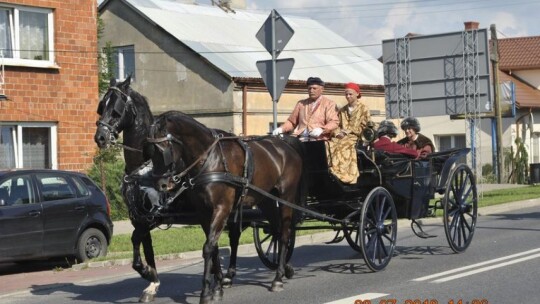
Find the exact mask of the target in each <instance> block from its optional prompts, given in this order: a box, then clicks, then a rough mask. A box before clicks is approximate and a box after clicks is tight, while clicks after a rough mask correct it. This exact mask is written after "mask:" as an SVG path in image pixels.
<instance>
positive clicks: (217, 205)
mask: <svg viewBox="0 0 540 304" xmlns="http://www.w3.org/2000/svg"><path fill="white" fill-rule="evenodd" d="M148 142H149V144H148V146H147V148H146V149H145V151H146V152H148V153H150V154H149V155H151V159H152V163H153V169H152V170H153V175H155V178H156V179H157V180H156V189H157V190H159V191H162V192H170V191H172V192H173V193H174V192H177V191H179V190H178V189H182V190H184V192H185V194H186V195H187V197H188V200H189V201H190V202H192V203H193V204H194V206H195V207H196V208H197V214H198V216H199V220H200V223H201V226H202V228H203V230H204V232H205V234H206V242H205V244H204V247H203V258H204V279H203V287H202V293H201V298H200V302H201V303H208V302H210V301H212V300H214V299H220V298H221V297H222V295H223V289H222V278H223V275H222V271H221V265H220V263H219V251H218V239H219V237H220V235H221V233H222V231H223V229H224V227H225V225H226V222H227V219H228V218H229V216H230V214H231V213H232V212H235V211H236V210H238V209H239V208H240V209H241V208H242V207H243V206H245V205H248V206H251V205H254V204H255V203H257V206H258V208H259V209H261V210H262V214H263V215H264V216H265V217H267V219H268V221H269V222H270V224H271V225H272V226H273V227H279V228H280V229H279V235H280V239H279V248H278V254H279V259H278V267H277V270H276V276H275V278H274V280H273V282H272V287H271V290H272V291H279V290H282V288H283V282H282V278H283V275H285V276H286V277H291V276H292V275H293V273H294V271H293V269H292V267H291V266H290V265H288V264H286V254H287V244H288V243H289V236H290V234H291V229H294V227H292V226H294V224H295V223H294V221H295V217H294V216H293V215H294V213H293V211H294V210H293V208H291V204H292V203H295V204H300V205H301V204H302V198H305V183H304V182H303V157H302V156H303V153H302V146H301V143H300V142H299V141H298V139H297V138H293V137H286V140H285V139H284V138H281V137H274V136H266V137H253V138H250V139H245V138H239V137H223V136H220V135H219V134H217V133H216V132H215V131H213V130H211V129H209V128H207V127H205V126H204V125H202V124H201V123H199V122H197V121H196V120H194V119H193V118H191V117H189V116H187V115H185V114H183V113H181V112H178V111H169V112H165V113H163V114H161V115H160V116H158V117H157V118H156V120H155V122H154V126H153V127H152V129H151V131H150V137H149V139H148ZM276 200H278V201H280V202H281V204H280V206H276ZM292 207H294V206H292ZM212 274H213V275H214V277H213V278H212V277H211V275H212Z"/></svg>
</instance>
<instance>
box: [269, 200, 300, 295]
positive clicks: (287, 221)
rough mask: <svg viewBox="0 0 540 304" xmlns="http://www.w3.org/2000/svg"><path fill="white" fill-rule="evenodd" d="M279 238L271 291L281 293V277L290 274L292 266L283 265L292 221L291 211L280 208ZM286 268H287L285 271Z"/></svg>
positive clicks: (286, 208)
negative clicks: (274, 275) (276, 265)
mask: <svg viewBox="0 0 540 304" xmlns="http://www.w3.org/2000/svg"><path fill="white" fill-rule="evenodd" d="M281 219H282V220H281V238H280V243H279V249H278V250H279V257H278V259H279V261H278V267H277V269H276V277H275V278H274V280H273V281H272V287H271V288H270V290H271V291H282V290H283V275H285V274H286V273H289V274H290V276H291V277H292V274H291V269H292V266H290V265H287V266H286V265H285V263H286V256H287V247H288V244H289V237H290V232H291V230H290V229H291V221H292V209H291V208H288V207H284V206H281ZM286 268H289V269H288V271H286ZM293 273H294V271H293Z"/></svg>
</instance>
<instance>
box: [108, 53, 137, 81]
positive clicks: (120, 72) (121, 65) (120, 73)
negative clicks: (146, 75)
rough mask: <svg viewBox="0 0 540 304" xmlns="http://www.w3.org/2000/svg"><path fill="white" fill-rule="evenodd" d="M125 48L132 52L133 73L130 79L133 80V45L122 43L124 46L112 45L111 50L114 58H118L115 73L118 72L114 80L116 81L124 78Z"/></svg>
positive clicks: (134, 67)
mask: <svg viewBox="0 0 540 304" xmlns="http://www.w3.org/2000/svg"><path fill="white" fill-rule="evenodd" d="M126 50H130V51H132V52H133V69H134V71H133V74H132V75H131V80H132V81H133V80H135V78H136V73H135V71H136V66H135V46H134V45H124V46H115V47H113V52H114V54H115V55H116V58H118V61H117V62H115V63H116V67H115V68H116V71H115V72H116V73H117V74H118V77H117V78H116V80H118V81H124V80H126V77H125V63H126V60H125V58H124V52H125V51H126Z"/></svg>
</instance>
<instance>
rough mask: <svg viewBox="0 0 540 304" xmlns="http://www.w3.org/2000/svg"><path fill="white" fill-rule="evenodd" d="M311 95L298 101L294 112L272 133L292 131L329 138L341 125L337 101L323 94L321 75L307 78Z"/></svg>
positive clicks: (305, 135) (303, 134) (297, 133)
mask: <svg viewBox="0 0 540 304" xmlns="http://www.w3.org/2000/svg"><path fill="white" fill-rule="evenodd" d="M307 86H308V95H309V97H308V98H306V99H303V100H300V101H298V103H297V104H296V106H295V107H294V110H293V112H292V114H291V115H290V116H289V118H288V119H287V121H285V123H283V125H281V127H279V128H277V129H275V130H274V131H273V132H272V134H273V135H279V134H281V133H288V132H291V131H292V135H294V136H301V137H304V138H307V137H309V138H312V139H316V140H328V139H329V138H330V137H331V136H332V133H333V131H334V130H335V129H336V128H337V127H338V125H339V118H338V115H337V110H336V103H335V102H334V101H332V100H330V99H329V98H327V97H325V96H323V95H322V94H323V91H324V81H322V80H321V79H320V78H319V77H309V78H308V80H307Z"/></svg>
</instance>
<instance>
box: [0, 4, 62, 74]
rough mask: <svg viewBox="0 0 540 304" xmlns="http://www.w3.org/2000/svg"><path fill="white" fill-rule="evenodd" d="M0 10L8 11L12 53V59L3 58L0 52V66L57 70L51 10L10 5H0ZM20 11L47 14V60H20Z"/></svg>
mask: <svg viewBox="0 0 540 304" xmlns="http://www.w3.org/2000/svg"><path fill="white" fill-rule="evenodd" d="M0 9H5V10H9V11H10V12H11V13H10V14H9V22H10V28H11V41H12V44H13V45H12V48H13V49H12V53H13V58H4V57H3V54H1V52H0V59H1V64H3V65H9V66H28V67H36V68H58V66H57V65H56V63H55V50H54V16H53V10H52V9H45V8H37V7H28V6H18V5H11V4H8V3H2V4H0ZM21 11H25V12H35V13H43V14H47V30H48V33H47V34H48V35H47V39H48V50H47V51H48V52H49V59H48V60H33V59H21V58H20V55H21V54H20V50H21V48H20V30H19V13H20V12H21Z"/></svg>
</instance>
